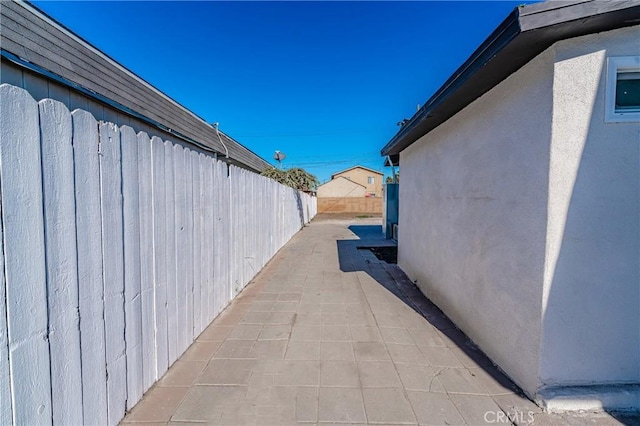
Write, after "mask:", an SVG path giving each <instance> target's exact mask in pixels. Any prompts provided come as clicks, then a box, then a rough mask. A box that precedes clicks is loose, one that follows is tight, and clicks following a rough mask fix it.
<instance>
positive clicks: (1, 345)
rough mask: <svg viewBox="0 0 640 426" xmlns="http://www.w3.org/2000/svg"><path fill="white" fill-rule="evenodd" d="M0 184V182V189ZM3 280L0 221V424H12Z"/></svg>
mask: <svg viewBox="0 0 640 426" xmlns="http://www.w3.org/2000/svg"><path fill="white" fill-rule="evenodd" d="M1 187H2V183H1V181H0V188H1ZM0 218H2V193H1V192H0ZM5 284H6V283H5V278H4V235H3V232H2V221H1V220H0V424H3V425H8V424H11V423H12V418H13V411H12V408H11V406H12V402H11V371H10V367H9V338H8V336H7V299H6V297H5V296H6V285H5Z"/></svg>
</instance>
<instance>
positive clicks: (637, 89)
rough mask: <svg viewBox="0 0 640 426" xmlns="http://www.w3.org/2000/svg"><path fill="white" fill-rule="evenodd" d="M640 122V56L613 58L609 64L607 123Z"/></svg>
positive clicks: (609, 60)
mask: <svg viewBox="0 0 640 426" xmlns="http://www.w3.org/2000/svg"><path fill="white" fill-rule="evenodd" d="M624 121H640V56H618V57H611V58H609V59H608V63H607V90H606V110H605V122H610V123H612V122H624Z"/></svg>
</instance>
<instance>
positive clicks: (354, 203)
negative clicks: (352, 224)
mask: <svg viewBox="0 0 640 426" xmlns="http://www.w3.org/2000/svg"><path fill="white" fill-rule="evenodd" d="M382 202H383V200H382V197H319V198H318V213H354V214H356V213H362V214H373V215H382Z"/></svg>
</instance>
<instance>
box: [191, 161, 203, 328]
mask: <svg viewBox="0 0 640 426" xmlns="http://www.w3.org/2000/svg"><path fill="white" fill-rule="evenodd" d="M189 157H190V158H189V161H190V165H191V181H192V182H193V186H192V192H191V194H192V195H191V196H192V203H193V208H192V210H191V217H192V220H193V239H192V245H191V247H192V250H193V251H192V253H193V254H192V264H193V293H192V300H193V310H192V315H191V318H192V321H193V336H194V337H195V336H198V335H199V334H200V332H201V331H202V319H201V317H200V314H201V312H202V305H201V304H200V300H201V299H202V268H201V266H202V263H201V262H200V254H201V250H202V247H201V245H200V241H201V239H202V229H201V225H202V208H201V204H200V190H201V185H200V161H199V154H198V152H196V151H191V153H190V155H189Z"/></svg>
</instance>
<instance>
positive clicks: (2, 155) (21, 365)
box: [0, 84, 52, 424]
mask: <svg viewBox="0 0 640 426" xmlns="http://www.w3.org/2000/svg"><path fill="white" fill-rule="evenodd" d="M0 105H1V106H2V108H1V110H2V114H0V141H1V144H0V182H2V191H1V192H2V204H3V209H2V222H3V227H4V229H3V231H4V239H5V246H4V255H5V273H6V276H5V279H6V293H5V294H6V300H7V315H8V318H9V321H8V326H9V327H8V330H7V331H8V333H7V334H8V340H9V362H10V369H11V374H12V377H13V380H12V386H13V387H12V395H13V421H14V422H15V423H18V424H49V423H51V421H52V411H51V377H50V365H49V344H48V341H47V340H48V337H49V336H48V330H47V289H46V266H45V245H44V219H43V217H42V201H43V200H42V171H41V168H40V166H41V163H40V159H41V157H40V131H39V126H38V104H37V103H36V101H35V100H33V98H31V97H30V96H29V94H28V93H27V92H26V91H24V90H22V89H18V88H16V87H13V86H9V85H5V84H3V85H2V86H0Z"/></svg>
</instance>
